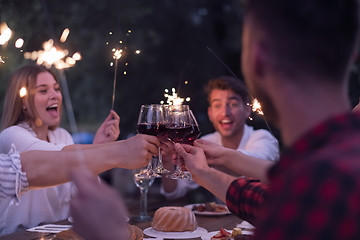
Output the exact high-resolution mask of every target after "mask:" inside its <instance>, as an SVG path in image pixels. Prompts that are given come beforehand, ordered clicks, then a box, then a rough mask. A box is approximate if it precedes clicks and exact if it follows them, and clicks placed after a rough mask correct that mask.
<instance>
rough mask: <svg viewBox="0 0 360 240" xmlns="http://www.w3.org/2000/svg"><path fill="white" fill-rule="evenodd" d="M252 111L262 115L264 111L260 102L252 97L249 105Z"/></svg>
mask: <svg viewBox="0 0 360 240" xmlns="http://www.w3.org/2000/svg"><path fill="white" fill-rule="evenodd" d="M251 108H252V111H253V112H256V113H258V114H260V115H264V112H263V111H262V110H261V104H260V102H259V101H258V100H257V98H254V101H253V103H252V105H251Z"/></svg>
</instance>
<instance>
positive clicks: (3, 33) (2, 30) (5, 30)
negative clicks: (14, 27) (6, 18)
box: [0, 23, 12, 45]
mask: <svg viewBox="0 0 360 240" xmlns="http://www.w3.org/2000/svg"><path fill="white" fill-rule="evenodd" d="M11 35H12V31H11V29H10V28H9V27H8V26H7V24H6V23H2V24H1V25H0V45H4V44H5V43H7V41H9V39H10V38H11Z"/></svg>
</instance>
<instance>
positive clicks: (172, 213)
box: [151, 207, 198, 232]
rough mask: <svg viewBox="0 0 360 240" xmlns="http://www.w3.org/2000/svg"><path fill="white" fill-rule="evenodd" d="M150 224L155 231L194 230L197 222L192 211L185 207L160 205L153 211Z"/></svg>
mask: <svg viewBox="0 0 360 240" xmlns="http://www.w3.org/2000/svg"><path fill="white" fill-rule="evenodd" d="M151 226H152V228H153V229H155V230H156V231H162V232H184V231H191V232H192V231H194V230H195V229H196V228H197V227H198V224H197V222H196V218H195V215H194V213H193V212H192V211H191V210H190V209H188V208H185V207H162V208H159V209H158V210H156V211H155V214H154V218H153V221H152V223H151Z"/></svg>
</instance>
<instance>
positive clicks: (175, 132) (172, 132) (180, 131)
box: [165, 125, 193, 143]
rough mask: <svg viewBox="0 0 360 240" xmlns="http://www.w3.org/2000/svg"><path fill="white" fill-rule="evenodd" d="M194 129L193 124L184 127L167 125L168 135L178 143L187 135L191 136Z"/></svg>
mask: <svg viewBox="0 0 360 240" xmlns="http://www.w3.org/2000/svg"><path fill="white" fill-rule="evenodd" d="M192 131H193V128H192V126H190V125H185V126H184V127H174V126H172V125H167V126H166V131H165V133H166V135H167V136H168V137H169V138H170V139H171V141H173V142H176V143H182V142H183V141H184V140H185V139H186V138H187V136H189V135H190V134H191V133H192Z"/></svg>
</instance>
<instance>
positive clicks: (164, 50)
mask: <svg viewBox="0 0 360 240" xmlns="http://www.w3.org/2000/svg"><path fill="white" fill-rule="evenodd" d="M241 20H242V12H241V5H240V1H237V0H222V1H215V0H197V1H193V0H182V1H174V0H161V1H160V0H152V1H141V0H77V1H74V0H27V1H23V0H0V21H1V22H6V23H7V25H8V26H9V27H10V28H11V29H12V31H13V36H12V38H11V39H10V41H9V42H8V43H7V45H4V46H1V48H0V49H1V50H0V55H1V56H3V57H4V60H5V63H4V64H1V65H0V100H2V99H3V96H4V92H5V88H6V84H7V79H8V77H9V75H10V74H11V72H13V71H15V70H16V69H18V68H19V67H21V66H23V65H25V64H29V63H31V62H32V61H31V60H25V59H24V57H23V53H24V52H31V51H38V50H40V49H42V48H43V47H42V44H43V43H44V42H45V41H47V40H48V39H50V38H52V39H54V40H55V41H56V43H57V45H58V46H59V47H61V48H62V49H68V50H69V52H70V53H74V52H77V51H78V52H80V53H81V55H82V60H81V61H79V62H77V64H76V65H75V66H74V67H72V68H70V69H68V70H66V71H65V74H66V78H67V82H68V86H69V91H70V95H71V100H72V104H73V108H74V113H75V118H76V120H77V123H78V125H79V129H80V130H90V131H95V130H96V128H97V127H98V126H99V124H100V123H101V122H102V121H103V120H104V119H105V118H106V116H107V114H108V113H109V110H110V108H111V100H112V90H113V89H112V88H113V79H114V66H113V67H111V66H110V62H112V61H113V58H112V56H113V53H112V51H111V50H112V48H122V49H124V52H123V56H122V57H121V58H120V59H119V62H118V63H119V66H118V72H117V87H116V100H115V111H116V112H117V113H118V114H119V115H120V117H121V138H125V137H126V136H127V135H128V134H131V133H135V132H136V121H137V116H138V112H139V110H140V106H141V104H148V103H159V102H160V101H161V100H165V98H164V96H163V95H164V89H165V88H167V89H171V88H172V87H175V88H176V89H177V92H178V94H179V95H180V96H181V97H190V98H191V101H190V102H189V103H188V104H189V105H190V107H191V108H192V109H193V111H194V112H195V115H196V117H197V118H198V121H199V124H200V126H201V130H202V132H203V133H204V134H205V133H208V132H210V131H212V127H211V124H210V123H209V121H208V119H207V113H206V111H207V102H206V99H205V94H204V91H203V86H204V85H205V83H206V82H207V81H208V80H209V79H210V78H213V77H217V76H219V75H227V74H230V73H229V71H228V70H227V69H226V68H225V67H224V65H223V64H222V63H221V62H219V60H218V59H217V58H216V57H215V56H214V55H213V54H212V53H211V51H209V50H208V48H207V47H209V48H210V49H211V50H212V51H213V52H215V53H216V54H217V55H218V56H219V58H220V59H222V60H223V61H224V62H225V63H226V65H228V66H229V68H230V69H231V70H232V71H233V72H234V73H235V74H236V75H238V76H239V74H240V70H239V69H240V68H239V64H240V63H239V62H240V59H239V58H240V57H239V56H240V35H241ZM65 28H69V29H70V35H69V37H68V40H67V41H66V42H65V43H61V44H60V43H59V38H60V36H61V33H62V31H63V30H64V29H65ZM128 30H131V33H130V34H129V33H128ZM110 32H112V34H110ZM20 37H21V38H23V39H24V40H25V44H24V46H23V47H22V51H23V52H21V51H19V49H16V48H15V47H14V42H15V41H16V39H18V38H20ZM120 40H121V41H123V43H122V44H120V43H119V41H120ZM106 43H108V44H106ZM125 48H126V50H125ZM137 49H139V50H141V53H140V54H139V55H136V54H134V51H135V50H137ZM125 63H128V65H127V66H126V65H125ZM124 71H126V73H127V74H126V75H124V74H123V72H124ZM185 81H188V82H189V83H188V84H184V82H185ZM66 124H67V123H66V117H64V121H63V125H64V126H65V127H66Z"/></svg>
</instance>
